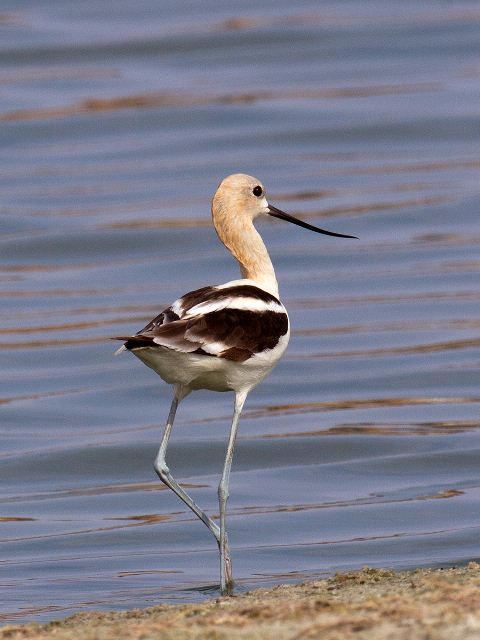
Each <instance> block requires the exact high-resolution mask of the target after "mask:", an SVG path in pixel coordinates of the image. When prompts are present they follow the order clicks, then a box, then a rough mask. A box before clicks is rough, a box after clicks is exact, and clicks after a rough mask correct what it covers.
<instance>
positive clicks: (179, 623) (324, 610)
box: [0, 562, 480, 640]
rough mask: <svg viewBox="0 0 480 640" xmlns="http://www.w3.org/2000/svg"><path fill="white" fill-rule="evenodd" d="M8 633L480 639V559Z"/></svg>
mask: <svg viewBox="0 0 480 640" xmlns="http://www.w3.org/2000/svg"><path fill="white" fill-rule="evenodd" d="M6 638H8V639H9V640H16V639H17V638H18V639H20V638H21V639H28V638H38V639H39V640H41V639H44V638H54V639H58V640H64V639H65V640H67V639H68V640H73V639H75V640H94V639H95V640H118V639H122V640H131V639H136V640H137V639H138V640H140V639H142V640H150V639H151V640H153V639H155V638H158V639H165V640H194V639H197V638H202V639H205V640H207V639H208V640H227V639H228V640H246V639H249V640H250V639H252V640H253V639H255V640H287V638H288V640H293V639H298V640H300V639H302V640H303V639H305V640H307V639H309V638H321V639H322V640H348V639H349V638H357V639H362V640H377V639H378V640H379V639H388V640H404V639H405V640H437V639H438V640H470V639H472V640H473V639H476V640H478V639H479V638H480V564H477V563H475V562H471V563H470V564H469V565H468V566H467V567H462V568H455V569H419V570H416V571H407V572H402V573H394V572H392V571H387V570H382V569H369V568H365V569H363V570H362V571H360V572H356V573H342V574H337V575H336V576H334V577H333V578H330V579H329V580H321V581H318V582H310V583H305V584H300V585H294V586H291V585H289V586H283V585H281V586H277V587H275V588H273V589H258V590H256V591H252V592H250V593H247V594H244V595H241V596H238V597H233V598H223V599H217V600H212V601H211V602H205V603H202V604H197V605H181V606H180V605H161V606H157V607H152V608H149V609H133V610H131V611H127V612H122V613H86V614H77V615H74V616H71V617H70V618H66V619H65V620H60V621H55V622H51V623H49V624H45V625H37V624H28V625H24V626H9V627H4V628H3V629H1V630H0V639H2V640H3V639H6Z"/></svg>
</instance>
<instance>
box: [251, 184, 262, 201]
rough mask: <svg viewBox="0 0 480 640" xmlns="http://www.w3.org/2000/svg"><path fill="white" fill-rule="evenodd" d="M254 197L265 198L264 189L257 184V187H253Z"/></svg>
mask: <svg viewBox="0 0 480 640" xmlns="http://www.w3.org/2000/svg"><path fill="white" fill-rule="evenodd" d="M253 195H254V196H257V198H260V196H263V189H262V187H261V186H260V185H259V184H257V186H256V187H253Z"/></svg>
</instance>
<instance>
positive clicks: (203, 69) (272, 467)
mask: <svg viewBox="0 0 480 640" xmlns="http://www.w3.org/2000/svg"><path fill="white" fill-rule="evenodd" d="M262 5H263V6H262ZM0 35H1V38H0V141H1V144H0V182H1V187H0V212H1V214H2V215H1V236H0V261H1V265H0V297H1V306H0V347H1V363H2V364H1V369H0V384H1V391H0V405H1V406H0V415H1V426H0V433H1V442H2V448H1V454H0V455H1V459H0V473H1V485H0V486H1V494H0V537H1V542H2V545H1V548H2V552H1V559H0V569H1V577H0V603H1V604H0V619H1V620H2V621H3V622H10V621H13V620H20V621H26V620H45V619H49V618H51V617H55V616H59V615H64V614H67V613H70V612H73V611H78V610H85V609H91V608H103V609H110V608H116V609H119V608H124V607H132V606H146V605H149V604H153V603H158V602H175V601H191V600H197V599H201V598H203V597H211V595H212V594H216V593H217V591H216V590H215V585H216V584H218V560H217V550H216V545H215V543H214V541H213V540H212V539H211V536H210V534H209V533H208V531H207V530H206V528H205V527H204V526H203V525H202V524H201V523H199V522H198V521H197V520H196V519H195V518H194V517H193V516H192V515H191V513H190V512H188V511H187V510H186V508H185V507H184V505H183V503H181V502H179V501H178V499H177V498H176V497H175V496H174V495H173V494H171V493H170V492H169V491H167V490H164V487H163V486H161V485H160V484H159V482H158V480H157V479H156V476H155V475H154V473H153V468H152V461H153V458H154V456H155V453H156V449H157V446H158V443H159V438H160V435H161V425H162V424H163V421H164V420H165V418H166V414H167V411H168V406H169V402H170V391H169V389H168V387H167V386H166V385H164V384H163V383H162V382H161V380H160V379H159V378H157V377H155V375H154V374H153V373H152V371H150V370H149V369H147V368H146V367H144V366H143V365H142V364H141V363H140V362H139V361H138V360H136V359H135V358H133V357H132V356H130V355H129V354H123V355H122V356H121V357H118V358H115V357H114V356H113V352H114V349H115V348H116V346H117V345H116V344H114V343H112V342H110V341H109V339H108V338H109V337H110V336H114V335H119V334H120V335H121V334H125V333H126V332H127V333H130V332H134V331H136V330H137V329H139V328H140V327H141V326H143V324H144V323H145V322H146V321H147V320H149V319H150V318H151V317H152V316H153V315H154V314H156V313H157V312H158V311H159V310H161V309H162V308H163V307H164V306H165V305H167V304H168V303H170V302H171V301H172V300H173V299H175V298H176V297H177V296H178V295H180V294H182V293H183V292H185V291H188V290H190V289H193V288H196V287H199V286H202V285H205V284H208V283H218V282H222V281H226V280H228V279H232V278H235V277H237V267H236V265H235V263H234V261H233V260H232V259H231V258H230V257H229V256H228V254H227V253H226V252H225V250H224V249H223V247H221V246H220V245H219V243H218V241H217V239H216V236H215V233H214V231H213V230H212V228H211V226H210V219H209V199H210V197H211V195H212V193H213V191H214V189H215V187H216V185H217V184H218V182H219V181H220V179H221V178H222V177H223V176H224V175H226V174H228V173H232V172H236V171H242V172H247V173H252V174H254V175H258V176H259V177H260V178H261V179H262V180H263V181H264V183H265V184H266V185H267V187H268V188H269V195H270V200H271V202H273V203H275V204H277V205H278V206H279V207H281V208H283V209H285V210H287V211H290V212H292V213H295V214H297V215H301V216H303V217H304V218H305V219H307V220H311V221H312V222H314V223H318V224H321V226H325V227H327V228H330V229H332V230H336V231H339V232H343V233H351V234H355V235H358V236H359V237H360V241H345V240H339V239H334V238H326V237H319V236H316V235H314V234H309V233H308V232H305V231H304V230H301V229H298V228H293V227H289V226H288V225H284V224H282V223H280V222H278V221H273V222H272V223H271V224H268V223H263V224H262V225H261V232H262V234H263V236H264V237H265V239H266V242H267V244H268V246H269V248H270V250H271V253H272V256H273V259H274V263H275V265H276V268H277V276H278V279H279V281H280V287H281V293H282V297H283V299H284V301H285V303H286V305H287V307H288V309H289V312H290V316H291V321H292V325H293V334H292V339H291V343H290V347H289V350H288V352H287V355H286V357H285V358H284V360H283V361H282V363H281V364H280V365H279V366H278V368H277V369H276V370H275V372H274V373H273V374H272V375H271V376H270V378H268V379H267V380H266V381H265V383H263V385H261V386H260V387H259V388H258V389H257V390H255V392H254V393H252V394H251V396H250V398H249V401H248V403H247V407H246V410H245V415H244V418H243V421H242V423H241V429H240V436H239V441H238V446H237V451H236V455H235V460H234V467H233V473H232V483H231V498H230V502H229V514H230V517H229V531H230V538H231V544H232V551H233V562H234V573H235V576H236V578H237V580H238V584H239V586H240V588H250V587H253V586H255V585H259V584H262V585H266V584H272V583H277V582H285V581H288V580H302V579H304V578H306V577H310V576H318V575H325V574H328V573H332V572H334V571H337V570H344V569H353V568H357V567H360V566H362V565H364V564H369V565H373V566H375V565H377V566H380V565H381V566H388V567H395V568H401V567H413V566H419V565H433V566H435V565H448V564H453V563H463V562H466V561H468V560H471V559H475V558H478V553H479V551H478V542H479V536H480V515H479V514H480V473H479V463H478V461H479V454H480V430H479V428H480V418H479V407H480V388H479V383H480V378H479V365H480V285H479V282H480V278H479V274H480V257H479V245H480V216H479V205H480V188H479V177H480V147H479V142H480V108H479V105H480V90H479V86H480V85H479V78H480V9H479V6H478V3H477V2H470V3H469V2H461V1H459V2H455V3H447V2H437V1H436V0H431V1H430V2H422V3H418V2H413V1H412V2H403V3H396V2H388V1H386V2H385V1H382V2H375V1H372V2H368V3H365V2H360V0H352V1H347V2H342V3H335V2H332V1H331V2H327V1H326V2H321V3H319V2H308V1H306V0H304V1H302V2H298V3H294V5H292V4H291V3H289V2H286V1H281V2H275V3H266V2H265V3H260V7H258V3H257V2H248V1H247V2H242V3H240V2H237V1H235V2H228V3H218V2H201V3H190V2H157V1H153V0H151V1H149V0H143V1H140V2H128V1H125V2H113V1H111V0H110V1H105V2H101V3H98V2H93V1H87V2H82V3H74V2H68V1H67V0H57V1H54V2H52V1H50V0H49V1H48V2H46V1H41V2H33V1H32V0H23V1H22V0H6V2H3V3H2V9H1V10H0ZM259 226H260V225H259ZM231 402H232V398H231V397H230V394H213V393H201V392H200V393H196V394H192V395H191V396H190V397H189V398H188V399H187V400H186V401H185V403H184V404H182V406H181V408H180V411H179V415H178V418H177V421H176V428H175V431H174V435H173V439H172V443H171V448H170V456H169V463H170V467H171V468H172V470H173V471H174V472H175V473H176V475H177V477H178V478H179V479H181V480H182V481H183V483H184V484H185V485H186V486H187V487H189V489H190V491H191V493H192V495H193V496H194V498H195V499H196V500H197V501H198V502H199V503H200V504H201V505H202V506H204V507H205V509H206V510H207V511H208V512H209V513H210V514H216V513H217V502H216V486H217V483H218V480H219V474H220V470H221V466H222V460H223V455H224V451H225V447H226V438H227V432H228V426H229V419H230V413H231Z"/></svg>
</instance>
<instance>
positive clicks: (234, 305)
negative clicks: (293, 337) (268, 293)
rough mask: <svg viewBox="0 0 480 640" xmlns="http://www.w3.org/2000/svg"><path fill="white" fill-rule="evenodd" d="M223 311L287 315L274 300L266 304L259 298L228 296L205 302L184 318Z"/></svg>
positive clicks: (193, 308) (188, 312)
mask: <svg viewBox="0 0 480 640" xmlns="http://www.w3.org/2000/svg"><path fill="white" fill-rule="evenodd" d="M222 309H239V310H242V311H259V312H262V311H275V312H276V313H285V309H284V307H283V305H281V304H279V303H278V302H274V301H273V300H271V301H269V302H265V301H264V300H259V299H258V298H249V297H244V296H228V297H225V298H223V299H222V298H221V299H220V300H212V301H211V302H210V301H208V300H205V301H204V302H200V303H199V304H197V305H195V306H194V307H192V308H191V309H189V310H188V311H187V312H186V313H185V315H184V316H183V317H184V318H191V317H192V316H196V315H199V314H207V313H214V312H215V311H222Z"/></svg>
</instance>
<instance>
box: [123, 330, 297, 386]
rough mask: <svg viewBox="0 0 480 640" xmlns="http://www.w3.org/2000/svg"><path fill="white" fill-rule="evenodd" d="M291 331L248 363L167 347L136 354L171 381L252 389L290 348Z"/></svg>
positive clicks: (168, 381) (190, 384)
mask: <svg viewBox="0 0 480 640" xmlns="http://www.w3.org/2000/svg"><path fill="white" fill-rule="evenodd" d="M289 338H290V330H289V331H288V332H287V333H286V334H285V335H284V336H282V337H281V338H280V340H279V341H278V344H277V345H276V346H275V348H274V349H269V350H267V351H264V352H262V353H259V354H256V355H254V356H252V357H251V358H249V359H248V360H246V361H245V362H233V361H231V360H227V359H226V358H218V357H216V356H206V355H201V354H196V353H182V352H180V351H174V350H173V349H169V348H167V347H160V346H158V347H143V348H140V349H135V350H134V351H133V353H134V354H135V355H136V356H137V358H140V360H141V361H142V362H144V363H145V364H146V365H147V366H148V367H150V368H151V369H153V370H154V371H155V372H156V373H158V375H159V376H160V377H161V378H162V379H163V380H165V382H167V383H168V384H181V385H183V386H185V387H188V388H189V389H192V390H194V389H209V390H211V391H249V390H250V389H253V387H255V386H256V385H257V384H259V383H260V382H261V381H262V380H263V379H264V378H265V377H266V376H267V375H268V374H269V373H270V371H271V370H272V369H273V367H274V366H275V365H276V364H277V362H278V360H279V359H280V358H281V356H282V354H283V352H284V351H285V349H286V348H287V345H288V340H289Z"/></svg>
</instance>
